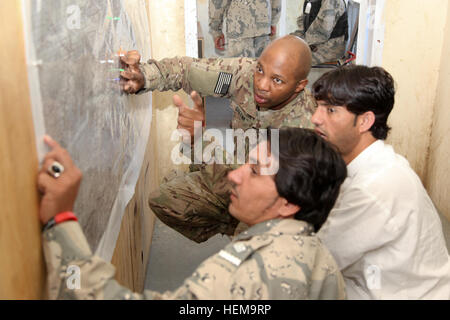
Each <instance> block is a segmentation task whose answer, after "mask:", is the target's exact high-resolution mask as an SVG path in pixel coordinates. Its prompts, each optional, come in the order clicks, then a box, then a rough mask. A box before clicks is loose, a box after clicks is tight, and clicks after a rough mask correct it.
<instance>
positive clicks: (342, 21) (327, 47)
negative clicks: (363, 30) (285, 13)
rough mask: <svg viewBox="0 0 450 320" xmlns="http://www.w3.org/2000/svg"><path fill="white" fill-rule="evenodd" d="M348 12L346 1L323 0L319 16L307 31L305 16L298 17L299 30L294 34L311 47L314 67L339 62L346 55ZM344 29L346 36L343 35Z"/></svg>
mask: <svg viewBox="0 0 450 320" xmlns="http://www.w3.org/2000/svg"><path fill="white" fill-rule="evenodd" d="M316 1H318V0H316ZM346 10H347V9H346V5H345V2H344V0H321V4H320V9H319V11H318V12H317V16H316V18H315V19H314V20H313V21H312V23H311V24H310V26H309V27H308V29H307V30H305V25H304V19H305V16H304V15H303V14H302V15H300V16H299V17H298V19H297V25H298V27H299V29H298V30H296V31H295V32H293V33H292V34H293V35H296V36H298V37H300V38H302V39H304V40H305V41H306V42H307V43H308V44H309V45H310V47H311V51H312V62H313V65H316V64H320V63H325V62H332V61H337V60H339V59H341V58H342V57H343V56H344V55H345V42H346V35H347V33H348V31H347V29H348V21H347V19H348V17H347V14H346V12H347V11H346ZM342 28H343V29H344V30H345V31H344V32H345V34H342V35H341V33H340V32H341V31H342V30H341V29H342ZM335 32H338V34H335Z"/></svg>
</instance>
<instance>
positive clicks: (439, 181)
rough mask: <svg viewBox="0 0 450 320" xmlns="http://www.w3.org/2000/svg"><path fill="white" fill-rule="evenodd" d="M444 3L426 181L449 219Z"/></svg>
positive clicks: (449, 80) (449, 84)
mask: <svg viewBox="0 0 450 320" xmlns="http://www.w3.org/2000/svg"><path fill="white" fill-rule="evenodd" d="M447 6H448V7H447V12H446V13H447V23H446V26H445V29H444V44H443V49H442V56H441V65H440V69H439V75H438V76H439V78H438V87H437V93H436V99H435V104H434V113H433V119H432V121H433V122H432V126H431V128H432V133H431V143H430V148H429V150H430V152H429V159H428V163H427V175H426V181H425V183H426V187H427V189H428V191H429V193H430V196H431V198H432V199H433V201H434V203H435V205H436V207H437V208H438V210H439V211H440V212H441V213H442V214H443V215H444V216H446V218H447V219H448V220H450V200H449V195H450V160H449V159H450V138H449V137H450V108H449V103H450V90H449V88H450V60H449V57H450V38H449V36H448V35H449V34H450V5H447ZM442 11H444V12H445V10H442Z"/></svg>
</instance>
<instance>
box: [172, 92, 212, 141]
mask: <svg viewBox="0 0 450 320" xmlns="http://www.w3.org/2000/svg"><path fill="white" fill-rule="evenodd" d="M191 98H192V101H194V108H193V109H191V108H189V107H188V106H187V105H186V104H185V103H184V102H183V100H181V98H180V97H179V96H178V95H174V96H173V103H174V104H175V105H176V106H177V107H178V110H179V113H178V126H177V129H185V130H187V131H188V132H189V134H190V135H191V142H193V141H194V133H195V132H194V129H195V128H194V121H200V122H201V123H202V124H203V123H204V120H205V113H204V106H203V100H202V98H201V97H200V95H199V94H198V93H197V92H196V91H192V92H191ZM199 128H200V129H201V128H202V126H199Z"/></svg>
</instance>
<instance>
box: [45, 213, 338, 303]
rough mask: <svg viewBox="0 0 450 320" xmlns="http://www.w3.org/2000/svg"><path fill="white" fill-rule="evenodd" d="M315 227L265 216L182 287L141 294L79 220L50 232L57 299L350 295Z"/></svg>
mask: <svg viewBox="0 0 450 320" xmlns="http://www.w3.org/2000/svg"><path fill="white" fill-rule="evenodd" d="M312 229H313V228H312V226H311V225H309V224H307V223H306V222H304V221H298V220H294V219H274V220H269V221H266V222H261V223H259V224H257V225H255V226H253V227H251V228H250V229H248V230H247V231H245V232H243V233H241V234H240V235H239V236H238V237H236V238H235V239H234V240H233V242H231V243H230V244H228V245H227V246H226V247H225V248H224V249H223V250H221V251H220V252H219V253H217V254H215V255H213V256H211V257H210V258H208V259H207V260H205V261H204V262H203V263H202V264H201V265H200V266H199V267H198V268H197V270H196V271H195V272H194V273H193V274H192V275H191V276H190V277H189V278H187V279H186V280H185V281H184V283H183V284H182V285H181V287H179V288H178V289H176V290H175V291H173V292H165V293H158V292H154V291H144V293H143V294H137V293H133V292H131V291H130V290H129V289H127V288H125V287H122V286H120V285H119V284H118V283H117V281H116V280H114V274H115V268H114V266H113V265H111V264H110V263H108V262H106V261H104V260H102V259H101V258H99V257H97V256H94V255H93V254H92V252H91V250H90V248H89V245H88V243H87V241H86V238H85V237H84V234H83V232H82V231H81V228H80V226H79V224H78V223H77V222H74V221H69V222H64V223H61V224H59V225H56V226H54V227H53V228H51V229H48V230H46V231H45V232H44V234H43V246H44V254H45V260H46V263H47V271H48V278H47V281H48V289H49V298H50V299H108V300H110V299H202V300H204V299H208V300H211V299H222V300H228V299H245V300H250V299H251V300H257V299H273V300H274V299H285V300H287V299H295V300H298V299H345V298H346V294H345V285H344V281H343V278H342V275H341V273H340V271H339V269H338V267H337V265H336V262H335V261H334V259H333V258H332V256H331V254H330V253H329V252H328V250H327V249H326V248H325V247H324V246H323V244H322V243H321V242H320V240H319V239H318V238H317V237H316V236H315V235H313V234H312ZM74 267H75V268H77V267H78V268H79V272H78V273H74V272H73V271H72V270H74ZM77 275H79V276H80V277H79V288H78V289H75V288H76V287H75V286H73V285H76V281H74V280H76V279H75V278H74V277H76V276H77ZM71 285H72V286H71Z"/></svg>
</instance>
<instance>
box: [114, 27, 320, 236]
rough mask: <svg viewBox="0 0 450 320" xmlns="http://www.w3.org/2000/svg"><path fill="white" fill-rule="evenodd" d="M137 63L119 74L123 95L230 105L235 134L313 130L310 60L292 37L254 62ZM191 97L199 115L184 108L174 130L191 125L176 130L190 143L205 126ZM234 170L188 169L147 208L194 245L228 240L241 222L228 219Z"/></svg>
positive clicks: (130, 58)
mask: <svg viewBox="0 0 450 320" xmlns="http://www.w3.org/2000/svg"><path fill="white" fill-rule="evenodd" d="M139 59H140V57H139V55H137V54H136V52H130V53H128V54H127V55H126V56H125V57H124V58H123V60H124V62H125V64H126V66H124V67H126V68H127V70H128V71H124V72H121V76H122V77H123V81H122V85H123V90H124V91H125V92H128V93H135V92H138V93H139V94H140V93H143V92H146V91H149V90H160V91H164V90H174V91H176V90H179V89H181V88H182V89H184V90H185V91H186V92H188V93H191V92H193V90H195V91H196V92H198V93H200V94H201V95H202V96H210V95H212V96H216V97H226V98H229V99H230V100H231V108H232V109H233V110H234V115H233V121H232V127H233V129H244V130H246V129H250V128H256V129H259V128H267V127H269V126H271V127H272V128H281V127H303V128H312V124H311V122H310V118H311V115H312V114H313V113H314V111H315V106H316V102H315V100H314V99H313V98H312V96H311V93H310V91H308V90H307V89H305V86H306V84H307V80H306V77H307V75H308V73H309V70H310V66H311V53H310V50H309V48H308V46H307V44H306V43H305V42H304V41H303V40H301V39H299V38H297V37H295V36H285V37H283V38H280V39H278V40H275V41H274V42H272V43H271V44H270V46H269V47H267V48H266V50H265V51H264V52H263V54H262V55H261V57H260V58H259V59H258V60H255V59H249V58H234V59H194V58H189V57H183V58H174V59H163V60H161V61H155V60H149V61H148V63H144V64H139V63H138V62H139ZM192 96H193V98H194V102H195V105H196V110H190V109H189V108H188V107H185V106H181V107H180V115H179V120H178V123H179V124H185V123H189V121H190V124H188V125H185V126H181V128H183V129H187V130H188V131H190V132H191V135H193V120H199V121H203V120H204V115H203V112H201V111H199V109H200V108H201V99H196V94H195V93H194V94H192ZM197 98H198V97H197ZM174 102H175V103H176V104H178V103H180V102H177V101H176V100H175V99H174ZM186 113H187V115H186ZM193 113H195V116H194V115H192V114H193ZM236 167H237V166H236V165H220V164H211V165H206V164H203V165H196V166H191V171H192V172H190V173H188V174H181V175H179V174H178V175H177V174H175V173H174V174H172V176H169V177H167V178H166V179H165V182H164V183H163V184H161V185H160V188H159V190H158V191H156V192H154V193H153V194H151V195H150V200H149V204H150V207H151V209H152V210H153V212H154V213H155V214H156V216H157V217H158V218H159V219H160V220H161V221H162V222H164V223H165V224H167V225H168V226H170V227H171V228H173V229H175V230H177V231H178V232H180V233H181V234H183V235H184V236H186V237H188V238H190V239H191V240H194V241H196V242H202V241H205V240H207V239H209V238H210V237H212V236H214V235H215V234H217V233H222V234H227V235H233V234H234V232H235V229H236V226H237V224H238V222H239V221H238V220H237V219H235V218H234V217H232V216H231V215H229V214H228V203H229V191H230V184H229V182H228V180H227V179H226V175H227V173H228V172H229V171H230V170H232V169H235V168H236Z"/></svg>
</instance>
